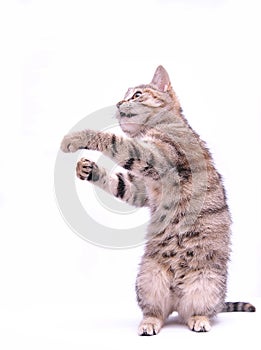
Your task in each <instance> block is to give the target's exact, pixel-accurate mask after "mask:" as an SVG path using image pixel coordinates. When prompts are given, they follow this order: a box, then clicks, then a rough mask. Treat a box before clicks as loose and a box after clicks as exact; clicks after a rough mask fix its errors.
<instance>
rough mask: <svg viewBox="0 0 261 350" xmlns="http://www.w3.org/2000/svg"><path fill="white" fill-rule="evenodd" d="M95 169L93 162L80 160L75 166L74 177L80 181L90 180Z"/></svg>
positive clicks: (84, 159)
mask: <svg viewBox="0 0 261 350" xmlns="http://www.w3.org/2000/svg"><path fill="white" fill-rule="evenodd" d="M96 167H97V165H96V164H95V163H94V162H92V161H90V160H88V159H86V158H81V159H80V160H79V161H78V163H77V165H76V175H77V176H78V178H79V179H81V180H91V179H92V172H93V169H94V168H96Z"/></svg>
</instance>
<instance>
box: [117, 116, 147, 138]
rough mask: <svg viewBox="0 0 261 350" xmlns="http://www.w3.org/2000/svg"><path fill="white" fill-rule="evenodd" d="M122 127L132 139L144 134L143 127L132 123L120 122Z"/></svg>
mask: <svg viewBox="0 0 261 350" xmlns="http://www.w3.org/2000/svg"><path fill="white" fill-rule="evenodd" d="M120 127H121V129H122V131H123V132H125V134H127V135H128V136H130V137H136V136H139V135H140V134H141V133H142V125H140V124H137V123H133V122H130V121H124V120H120Z"/></svg>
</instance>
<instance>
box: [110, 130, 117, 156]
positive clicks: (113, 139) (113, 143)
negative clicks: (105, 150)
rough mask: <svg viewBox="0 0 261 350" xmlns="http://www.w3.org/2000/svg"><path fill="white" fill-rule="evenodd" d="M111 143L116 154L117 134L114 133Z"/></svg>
mask: <svg viewBox="0 0 261 350" xmlns="http://www.w3.org/2000/svg"><path fill="white" fill-rule="evenodd" d="M111 145H112V155H113V156H114V155H115V154H116V153H117V147H116V136H115V135H114V134H113V135H112V137H111Z"/></svg>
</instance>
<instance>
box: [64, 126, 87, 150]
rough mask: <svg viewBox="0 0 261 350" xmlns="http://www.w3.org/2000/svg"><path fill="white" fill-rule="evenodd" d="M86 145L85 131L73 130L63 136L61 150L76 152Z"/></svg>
mask: <svg viewBox="0 0 261 350" xmlns="http://www.w3.org/2000/svg"><path fill="white" fill-rule="evenodd" d="M83 148H87V147H86V133H85V132H84V131H79V132H74V133H71V134H68V135H66V136H64V138H63V140H62V143H61V150H62V151H63V152H65V153H69V152H76V151H78V150H79V149H83Z"/></svg>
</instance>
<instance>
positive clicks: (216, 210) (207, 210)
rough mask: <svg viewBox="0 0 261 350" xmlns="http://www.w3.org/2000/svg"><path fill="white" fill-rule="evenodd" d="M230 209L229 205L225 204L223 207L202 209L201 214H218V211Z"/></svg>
mask: <svg viewBox="0 0 261 350" xmlns="http://www.w3.org/2000/svg"><path fill="white" fill-rule="evenodd" d="M226 210H228V205H227V204H225V205H223V206H222V207H219V208H209V209H205V210H202V211H201V212H200V215H201V216H202V215H214V214H218V213H222V212H224V211H226Z"/></svg>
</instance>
